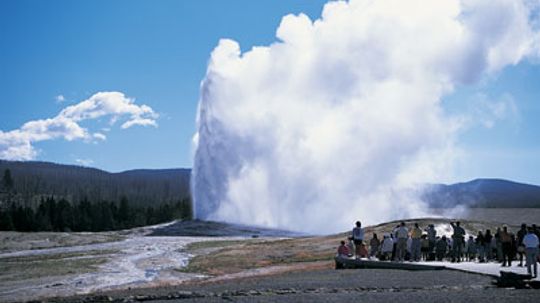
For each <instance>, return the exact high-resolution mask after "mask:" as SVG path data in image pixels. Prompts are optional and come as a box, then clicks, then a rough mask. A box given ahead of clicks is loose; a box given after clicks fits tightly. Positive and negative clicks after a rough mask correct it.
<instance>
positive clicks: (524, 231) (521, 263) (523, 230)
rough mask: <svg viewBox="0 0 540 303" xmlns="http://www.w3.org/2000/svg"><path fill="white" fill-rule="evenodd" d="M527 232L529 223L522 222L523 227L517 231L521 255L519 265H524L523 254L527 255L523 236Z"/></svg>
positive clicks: (518, 247)
mask: <svg viewBox="0 0 540 303" xmlns="http://www.w3.org/2000/svg"><path fill="white" fill-rule="evenodd" d="M526 234H527V225H526V224H525V223H523V224H521V228H520V229H519V230H518V232H517V243H516V245H517V252H518V255H519V265H518V266H519V267H521V266H523V255H525V246H524V245H523V238H524V237H525V235H526Z"/></svg>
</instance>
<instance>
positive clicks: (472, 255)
mask: <svg viewBox="0 0 540 303" xmlns="http://www.w3.org/2000/svg"><path fill="white" fill-rule="evenodd" d="M466 246H467V261H469V262H471V261H474V260H475V259H476V243H475V241H474V238H473V236H469V239H468V240H467V245H466Z"/></svg>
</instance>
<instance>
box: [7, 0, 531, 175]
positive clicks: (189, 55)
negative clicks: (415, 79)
mask: <svg viewBox="0 0 540 303" xmlns="http://www.w3.org/2000/svg"><path fill="white" fill-rule="evenodd" d="M324 3H325V1H316V0H303V1H269V0H263V1H260V0H258V1H238V0H237V1H9V0H4V1H1V2H0V88H1V89H0V102H1V111H0V130H1V131H3V132H8V131H11V130H14V129H17V128H19V127H21V126H22V125H23V124H24V123H26V122H28V121H32V120H38V119H46V118H52V117H55V116H56V115H58V113H59V112H60V111H62V109H64V108H65V107H67V106H69V105H73V104H77V103H79V102H81V101H83V100H86V99H88V98H90V97H91V96H92V95H94V94H95V93H97V92H104V91H118V92H122V93H124V94H125V95H126V96H127V97H130V98H134V99H135V104H137V105H142V104H145V105H147V106H149V107H151V108H152V109H153V111H154V112H155V113H157V114H158V115H159V118H156V123H157V124H158V127H157V128H156V127H151V126H146V127H144V126H133V127H130V128H127V129H121V127H120V126H119V125H115V126H112V127H109V126H108V123H107V121H105V120H104V119H95V120H88V121H84V122H81V125H82V126H84V127H87V128H88V129H90V130H92V131H97V130H100V129H103V128H110V131H107V132H106V137H107V139H106V140H100V141H92V140H72V141H67V140H63V139H61V138H60V139H54V140H44V141H40V142H36V143H34V147H35V148H36V150H37V151H38V154H37V155H36V157H35V159H37V160H44V161H53V162H59V163H69V164H77V163H79V164H80V163H86V164H88V165H90V166H95V167H98V168H102V169H105V170H109V171H122V170H127V169H133V168H168V167H190V166H191V165H192V163H191V161H192V160H191V138H192V135H193V133H194V132H195V123H194V121H195V114H196V108H197V101H198V95H199V85H200V81H201V80H202V79H203V77H204V74H205V71H206V65H207V61H208V58H209V54H210V52H211V51H212V49H213V48H214V47H215V46H216V45H217V43H218V40H219V39H220V38H232V39H234V40H236V41H238V42H239V43H240V45H241V48H242V50H248V49H250V48H251V47H252V46H254V45H268V44H270V43H272V42H273V41H275V30H276V28H277V26H278V25H279V22H280V20H281V17H282V16H284V15H286V14H289V13H300V12H304V13H306V14H307V15H308V16H310V17H311V18H312V19H315V18H317V17H319V16H320V13H321V10H322V6H323V4H324ZM539 84H540V67H539V65H536V64H533V63H531V62H528V61H525V62H523V63H520V64H519V65H517V66H513V67H509V68H506V69H504V70H503V71H501V72H500V73H499V74H497V75H496V76H494V77H492V78H490V79H483V80H482V81H481V82H480V83H479V84H475V85H471V86H466V87H459V88H458V89H457V90H456V92H455V93H454V94H453V95H451V96H448V97H447V98H446V99H445V100H444V105H443V106H444V109H445V110H446V111H448V112H449V113H462V112H464V111H470V110H472V111H476V112H480V113H482V112H483V111H485V108H483V107H482V106H481V105H482V104H484V103H485V102H488V101H490V100H494V101H496V102H502V103H501V104H506V105H512V106H514V107H515V108H514V109H513V110H510V111H509V110H508V108H507V109H506V111H505V113H504V114H501V115H499V116H497V115H495V117H494V115H492V114H488V115H486V116H485V117H484V118H485V119H483V120H482V121H480V122H478V121H476V120H475V121H473V122H471V125H470V127H468V128H467V129H466V130H463V131H462V132H461V133H460V137H459V138H458V143H457V145H458V146H459V147H461V148H462V149H463V150H464V151H466V156H464V158H463V160H462V161H460V162H459V164H458V165H457V167H456V170H457V174H456V176H457V178H456V180H450V181H461V180H462V181H465V180H468V179H473V178H476V177H492V178H495V177H497V178H499V177H500V178H507V179H513V180H516V181H521V182H528V183H534V184H540V173H539V172H540V156H539V155H540V135H539V132H540V120H538V117H540V85H539ZM60 95H61V96H63V99H64V100H63V101H59V100H57V97H58V96H60ZM484 101H485V102H484ZM477 105H478V108H477V109H475V107H476V106H477Z"/></svg>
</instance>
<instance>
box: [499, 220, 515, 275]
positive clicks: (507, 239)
mask: <svg viewBox="0 0 540 303" xmlns="http://www.w3.org/2000/svg"><path fill="white" fill-rule="evenodd" d="M512 236H513V235H512V233H510V232H509V231H508V227H507V226H506V225H505V226H503V230H502V231H500V232H499V241H500V242H501V249H502V266H503V267H504V266H507V265H508V266H509V267H510V266H512V259H513V258H514V257H513V255H514V254H515V253H513V252H514V250H513V245H512Z"/></svg>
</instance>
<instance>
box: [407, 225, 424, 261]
mask: <svg viewBox="0 0 540 303" xmlns="http://www.w3.org/2000/svg"><path fill="white" fill-rule="evenodd" d="M421 238H422V230H421V229H420V227H418V223H414V227H413V229H412V231H411V259H410V261H412V262H418V261H420V254H421V251H422V242H421Z"/></svg>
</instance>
